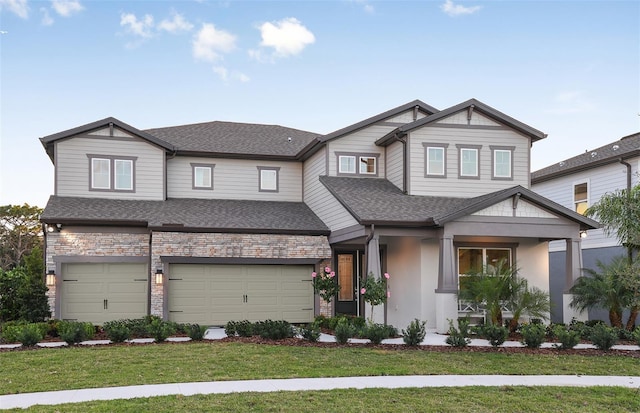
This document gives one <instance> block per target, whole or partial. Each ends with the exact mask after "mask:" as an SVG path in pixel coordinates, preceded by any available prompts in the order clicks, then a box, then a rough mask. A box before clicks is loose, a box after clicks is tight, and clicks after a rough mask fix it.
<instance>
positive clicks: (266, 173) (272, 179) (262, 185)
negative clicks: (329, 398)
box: [258, 166, 280, 192]
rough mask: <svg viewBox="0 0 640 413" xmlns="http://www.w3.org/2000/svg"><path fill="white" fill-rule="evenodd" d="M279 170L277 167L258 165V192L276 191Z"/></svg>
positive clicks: (277, 189) (277, 188)
mask: <svg viewBox="0 0 640 413" xmlns="http://www.w3.org/2000/svg"><path fill="white" fill-rule="evenodd" d="M279 172H280V168H279V167H270V166H258V174H259V179H260V182H259V186H258V188H259V191H260V192H278V191H279V185H278V175H279Z"/></svg>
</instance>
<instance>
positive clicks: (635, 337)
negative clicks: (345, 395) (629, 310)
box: [632, 326, 640, 346]
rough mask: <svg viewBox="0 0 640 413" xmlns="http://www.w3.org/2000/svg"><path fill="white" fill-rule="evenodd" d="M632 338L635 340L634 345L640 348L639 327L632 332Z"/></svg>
mask: <svg viewBox="0 0 640 413" xmlns="http://www.w3.org/2000/svg"><path fill="white" fill-rule="evenodd" d="M632 337H633V339H634V340H635V342H636V344H637V345H639V346H640V326H637V327H636V329H635V330H634V331H633V336H632Z"/></svg>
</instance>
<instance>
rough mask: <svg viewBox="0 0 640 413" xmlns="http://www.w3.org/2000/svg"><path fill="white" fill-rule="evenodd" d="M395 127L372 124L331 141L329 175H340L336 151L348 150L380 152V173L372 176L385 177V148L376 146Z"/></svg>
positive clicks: (363, 152)
mask: <svg viewBox="0 0 640 413" xmlns="http://www.w3.org/2000/svg"><path fill="white" fill-rule="evenodd" d="M393 129H395V128H394V127H393V126H384V125H372V126H369V127H366V128H364V129H360V130H359V131H356V132H354V133H351V134H349V135H345V136H342V137H340V138H339V139H335V140H333V141H331V142H329V143H328V144H327V147H328V148H329V175H330V176H336V175H338V157H337V155H336V153H339V152H347V153H355V154H379V157H378V164H377V170H378V175H377V176H372V177H375V178H384V177H385V176H384V170H385V168H384V165H385V158H384V148H383V147H380V146H376V144H375V142H376V141H377V140H378V139H380V138H381V137H383V136H384V135H386V134H387V133H389V132H390V131H392V130H393ZM356 167H357V166H356Z"/></svg>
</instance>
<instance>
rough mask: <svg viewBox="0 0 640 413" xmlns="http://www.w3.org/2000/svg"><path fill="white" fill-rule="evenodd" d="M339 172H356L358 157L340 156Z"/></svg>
mask: <svg viewBox="0 0 640 413" xmlns="http://www.w3.org/2000/svg"><path fill="white" fill-rule="evenodd" d="M338 173H339V174H355V173H356V157H355V156H353V155H344V156H338Z"/></svg>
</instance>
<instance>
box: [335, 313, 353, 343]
mask: <svg viewBox="0 0 640 413" xmlns="http://www.w3.org/2000/svg"><path fill="white" fill-rule="evenodd" d="M355 332H356V329H355V327H354V326H353V325H351V324H350V323H349V320H347V319H346V318H341V319H340V321H338V324H336V327H335V329H334V333H335V336H336V342H337V343H338V344H347V342H348V341H349V339H350V338H351V337H353V335H354V334H355Z"/></svg>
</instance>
